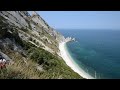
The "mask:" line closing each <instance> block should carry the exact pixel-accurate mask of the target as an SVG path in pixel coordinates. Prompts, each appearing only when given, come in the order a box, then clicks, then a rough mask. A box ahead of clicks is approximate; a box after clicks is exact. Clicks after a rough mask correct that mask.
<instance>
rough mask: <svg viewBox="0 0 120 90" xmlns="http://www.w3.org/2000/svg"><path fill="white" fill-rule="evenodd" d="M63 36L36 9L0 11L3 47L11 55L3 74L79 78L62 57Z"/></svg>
mask: <svg viewBox="0 0 120 90" xmlns="http://www.w3.org/2000/svg"><path fill="white" fill-rule="evenodd" d="M63 40H64V36H62V35H61V34H60V33H58V32H56V31H55V30H54V29H53V28H51V27H50V26H49V25H48V24H47V23H46V22H45V21H44V20H43V19H42V18H41V17H40V15H38V14H37V13H36V12H33V14H32V15H30V14H29V13H28V12H27V11H0V51H1V53H4V54H5V55H7V56H8V57H9V58H11V59H10V61H11V63H10V64H9V65H8V67H7V70H1V71H0V78H80V76H79V75H78V74H76V73H75V72H74V71H72V70H71V69H70V68H69V67H68V66H67V65H66V64H65V62H64V61H63V60H62V58H61V57H60V54H59V47H58V46H59V42H61V41H63ZM8 72H9V73H8ZM14 72H15V73H14ZM3 73H4V74H3Z"/></svg>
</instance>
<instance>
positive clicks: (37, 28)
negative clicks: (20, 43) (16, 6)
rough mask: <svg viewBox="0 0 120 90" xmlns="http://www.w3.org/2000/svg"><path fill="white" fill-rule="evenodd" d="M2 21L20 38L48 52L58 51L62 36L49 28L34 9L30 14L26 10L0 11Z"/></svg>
mask: <svg viewBox="0 0 120 90" xmlns="http://www.w3.org/2000/svg"><path fill="white" fill-rule="evenodd" d="M0 17H1V18H2V23H4V24H7V27H3V26H1V27H2V28H1V29H4V28H6V29H7V30H8V31H7V32H10V33H13V29H14V30H15V31H16V32H17V33H18V35H19V37H20V38H21V39H22V40H25V41H27V42H30V43H32V44H34V45H36V46H37V47H41V48H43V49H45V50H47V51H49V52H50V53H53V54H55V53H57V54H58V53H59V49H58V44H59V42H60V41H63V40H64V36H62V35H61V34H60V33H58V32H57V31H56V30H54V29H53V28H51V27H50V26H49V25H48V24H47V23H46V22H45V21H44V20H43V19H42V17H41V16H40V15H38V14H37V13H36V12H35V11H33V12H32V15H30V14H29V13H28V12H27V11H0Z"/></svg>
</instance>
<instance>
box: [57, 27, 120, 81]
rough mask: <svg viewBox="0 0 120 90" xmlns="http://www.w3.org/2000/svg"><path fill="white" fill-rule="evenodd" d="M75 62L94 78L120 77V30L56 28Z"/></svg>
mask: <svg viewBox="0 0 120 90" xmlns="http://www.w3.org/2000/svg"><path fill="white" fill-rule="evenodd" d="M58 31H59V32H61V33H62V34H63V35H64V36H65V37H68V36H70V37H74V38H76V40H77V42H69V43H67V49H68V51H69V53H70V55H71V56H72V58H73V59H74V60H75V62H76V63H77V64H78V65H79V66H80V67H81V68H82V69H83V70H84V71H85V72H87V73H89V74H90V75H91V76H93V77H95V78H103V79H104V78H106V79H109V78H110V79H117V78H118V79H120V30H62V29H61V30H58Z"/></svg>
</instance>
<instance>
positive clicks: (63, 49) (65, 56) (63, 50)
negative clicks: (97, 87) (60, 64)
mask: <svg viewBox="0 0 120 90" xmlns="http://www.w3.org/2000/svg"><path fill="white" fill-rule="evenodd" d="M66 43H67V42H61V43H59V50H60V54H61V57H62V58H63V60H64V61H65V63H66V64H67V65H68V66H69V67H70V68H71V69H72V70H73V71H75V72H76V73H78V74H79V75H80V76H81V77H83V78H85V79H94V78H93V77H92V76H90V75H89V74H88V73H86V72H85V71H84V70H83V69H81V68H80V67H79V66H78V65H77V64H76V62H75V61H74V60H73V58H72V57H71V56H70V54H69V52H68V50H67V49H66Z"/></svg>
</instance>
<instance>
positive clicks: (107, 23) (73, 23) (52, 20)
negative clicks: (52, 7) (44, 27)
mask: <svg viewBox="0 0 120 90" xmlns="http://www.w3.org/2000/svg"><path fill="white" fill-rule="evenodd" d="M37 13H38V14H39V15H40V16H41V17H42V18H43V19H44V20H45V21H46V22H47V23H48V24H49V25H50V26H51V27H53V28H55V29H96V30H97V29H112V30H116V29H118V30H120V11H37Z"/></svg>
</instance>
